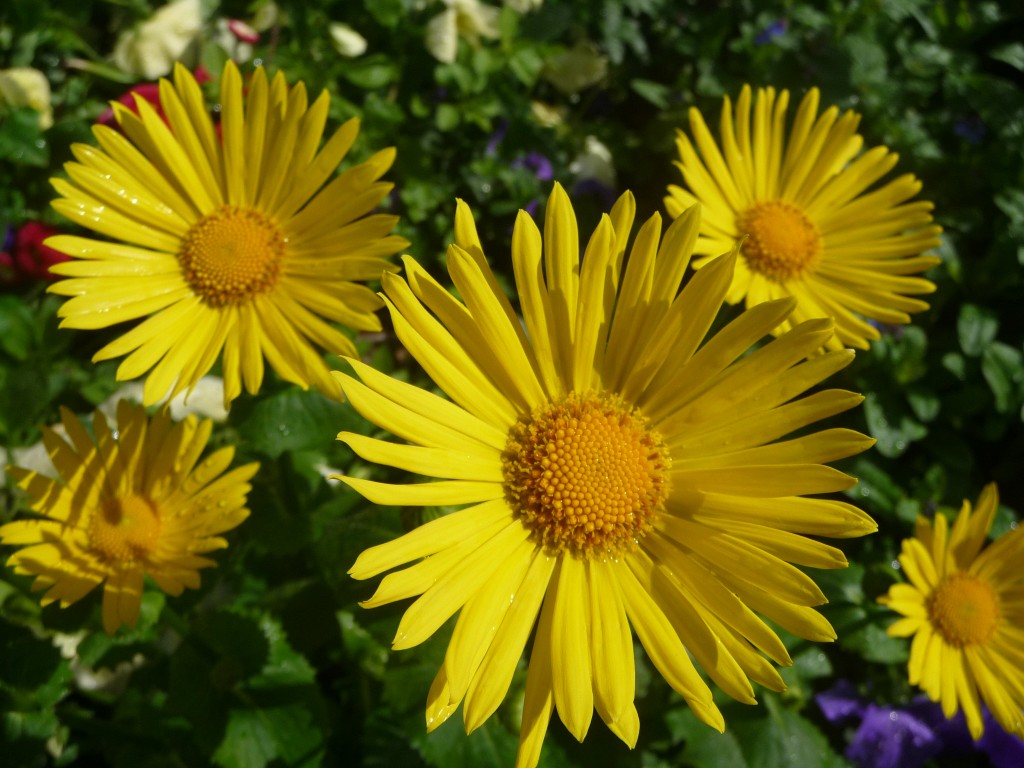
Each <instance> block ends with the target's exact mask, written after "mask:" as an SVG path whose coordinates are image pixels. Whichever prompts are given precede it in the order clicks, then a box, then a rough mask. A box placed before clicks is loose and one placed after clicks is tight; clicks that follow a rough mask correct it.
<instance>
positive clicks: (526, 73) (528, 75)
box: [508, 48, 544, 86]
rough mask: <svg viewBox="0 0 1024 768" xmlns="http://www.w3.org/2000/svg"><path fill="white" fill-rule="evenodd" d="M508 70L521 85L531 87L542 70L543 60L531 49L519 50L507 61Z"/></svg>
mask: <svg viewBox="0 0 1024 768" xmlns="http://www.w3.org/2000/svg"><path fill="white" fill-rule="evenodd" d="M508 66H509V69H511V70H512V74H513V75H515V76H516V79H518V80H519V82H521V83H522V84H523V85H526V86H532V85H533V84H534V83H536V82H537V78H538V77H540V72H541V70H542V69H543V68H544V59H543V58H542V57H541V55H540V54H539V53H538V52H537V51H536V50H534V49H533V48H520V49H519V50H518V51H516V52H515V53H513V54H512V56H511V57H510V58H509V60H508Z"/></svg>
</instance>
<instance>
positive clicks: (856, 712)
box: [814, 680, 865, 723]
mask: <svg viewBox="0 0 1024 768" xmlns="http://www.w3.org/2000/svg"><path fill="white" fill-rule="evenodd" d="M814 700H815V701H816V702H817V703H818V707H819V708H820V709H821V713H822V714H823V715H824V716H825V719H826V720H828V721H829V722H830V723H838V722H840V721H842V720H847V719H849V718H851V717H859V716H860V715H862V714H863V713H864V707H865V701H864V699H862V698H861V697H860V696H858V695H857V689H856V688H854V687H853V683H851V682H850V681H849V680H840V681H839V682H837V683H836V684H835V685H834V686H832V687H831V688H829V689H828V690H827V691H822V692H821V693H819V694H817V695H815V697H814Z"/></svg>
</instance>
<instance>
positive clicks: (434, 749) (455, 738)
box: [414, 717, 519, 768]
mask: <svg viewBox="0 0 1024 768" xmlns="http://www.w3.org/2000/svg"><path fill="white" fill-rule="evenodd" d="M461 720H462V719H461V718H459V717H452V718H449V719H448V721H447V722H445V723H444V724H443V725H441V726H440V727H439V728H437V729H436V730H434V731H433V732H432V733H424V734H422V735H421V736H420V737H419V738H417V739H416V740H415V742H414V744H415V746H416V748H417V750H418V751H419V753H420V754H421V755H422V756H423V759H424V760H426V761H427V763H428V764H430V765H436V766H437V767H438V768H506V767H507V766H510V765H513V764H514V763H515V759H516V750H517V748H518V745H519V738H518V736H517V735H515V734H513V733H511V732H510V731H509V730H508V728H506V727H505V726H504V725H502V724H501V722H500V721H499V720H498V719H497V718H493V717H492V718H490V719H489V720H488V721H487V722H485V723H484V724H483V725H482V726H480V727H479V728H477V729H476V730H475V731H473V733H471V734H469V735H468V736H467V735H466V731H465V730H464V729H463V727H462V722H461Z"/></svg>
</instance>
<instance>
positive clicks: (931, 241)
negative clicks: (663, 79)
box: [665, 86, 942, 349]
mask: <svg viewBox="0 0 1024 768" xmlns="http://www.w3.org/2000/svg"><path fill="white" fill-rule="evenodd" d="M818 100H819V94H818V90H817V89H816V88H812V89H811V90H810V91H808V92H807V95H806V96H804V98H803V100H802V101H801V102H800V106H799V107H798V109H797V112H796V117H795V119H794V121H793V124H792V125H791V126H790V129H789V133H788V135H787V134H786V129H785V123H786V114H787V109H788V107H789V91H781V92H779V93H778V94H776V92H775V89H774V88H767V89H758V91H757V98H756V100H754V103H753V104H751V101H752V99H751V89H750V87H749V86H745V87H744V88H743V90H742V91H741V92H740V97H739V99H738V100H737V102H736V112H735V117H734V115H733V107H732V102H731V101H730V100H729V98H728V97H726V98H725V104H724V106H723V107H722V123H721V149H719V146H718V145H717V144H716V143H715V140H714V139H713V138H712V136H711V132H710V131H709V130H708V127H707V125H706V124H705V122H704V118H703V117H702V116H701V114H700V112H699V111H698V110H697V109H695V108H694V109H691V110H690V131H691V134H692V137H693V141H692V142H691V139H690V138H689V137H688V136H687V135H686V134H685V133H683V132H682V131H679V135H678V138H677V141H676V146H677V147H678V149H679V155H680V162H678V163H676V165H677V166H678V167H679V169H680V170H681V171H682V173H683V178H684V179H685V181H686V187H687V188H686V189H684V188H682V187H679V186H676V185H670V186H669V188H668V193H669V194H668V196H667V197H666V198H665V206H666V208H667V210H668V212H669V214H670V215H671V216H678V215H679V214H680V213H681V212H682V211H684V210H685V209H687V208H689V207H690V206H691V205H693V203H695V202H700V204H701V205H702V206H703V214H704V216H703V221H702V223H701V231H700V237H698V238H697V243H696V245H695V246H694V253H697V254H703V255H705V256H706V258H702V259H697V260H695V262H694V266H695V267H697V268H699V267H701V266H703V265H704V264H706V263H708V261H710V260H711V259H713V258H715V257H717V256H719V255H720V254H723V253H726V252H727V251H729V250H731V249H732V248H734V247H735V246H736V245H737V244H740V243H741V245H740V249H741V250H740V255H741V258H740V260H739V261H738V262H737V264H736V272H735V275H734V276H733V281H732V285H731V286H730V287H729V291H728V292H727V293H726V300H727V301H729V302H730V303H732V304H735V303H737V302H739V301H741V300H743V299H744V298H746V305H747V307H752V306H754V305H756V304H760V303H761V302H763V301H771V300H772V299H778V298H781V297H784V296H792V297H794V298H795V299H796V300H797V305H796V309H795V310H794V311H793V314H792V315H791V316H790V317H789V318H788V319H787V320H786V321H785V322H783V323H782V324H781V325H780V326H779V328H778V329H777V332H782V331H785V330H788V329H789V328H791V327H793V325H795V324H797V323H800V322H802V321H804V320H807V319H810V318H814V317H831V318H834V320H835V324H836V333H835V336H834V337H833V338H832V339H830V340H829V341H828V346H829V347H831V348H833V349H839V348H841V347H842V346H849V347H858V348H860V349H867V347H868V342H869V341H871V340H874V339H878V338H879V332H878V329H877V328H876V327H875V325H873V324H872V322H870V321H876V322H880V323H889V324H899V323H908V322H910V314H911V313H914V312H921V311H923V310H925V309H927V308H928V305H927V304H926V303H925V302H923V301H921V300H920V299H917V298H913V297H914V296H916V295H918V294H926V293H931V292H932V291H934V290H935V286H934V284H933V283H931V282H930V281H928V280H925V279H924V278H922V277H915V275H918V274H919V273H921V272H923V271H924V270H926V269H928V268H929V267H932V266H934V265H935V264H937V263H938V262H939V259H938V258H937V257H936V256H934V255H928V254H924V253H923V252H924V251H927V250H928V249H929V248H935V247H937V246H938V245H939V239H938V235H939V233H940V232H941V231H942V229H941V227H938V226H936V225H934V224H932V223H931V221H932V216H931V210H932V207H933V206H932V204H931V203H929V202H924V201H911V198H913V197H914V196H915V195H916V194H917V193H918V192H920V190H921V182H920V181H918V180H917V179H916V178H915V177H914V176H913V175H911V174H909V173H908V174H904V175H902V176H899V177H897V178H896V179H893V180H890V181H888V182H886V183H885V184H882V185H880V186H873V185H875V184H876V182H879V180H880V179H881V178H882V177H883V176H885V175H886V174H887V173H888V172H889V171H891V170H892V169H893V167H894V166H895V165H896V161H897V159H898V156H897V155H896V154H894V153H892V152H890V151H889V150H888V149H887V148H885V147H874V148H873V149H870V150H867V151H866V152H863V153H861V147H862V146H863V143H864V139H863V138H862V137H861V136H860V135H859V134H858V133H857V124H858V123H859V122H860V115H858V114H857V113H855V112H844V113H843V114H841V115H840V113H839V110H838V109H837V108H836V107H830V108H829V109H827V110H826V111H825V112H823V113H822V114H821V115H818ZM694 143H696V147H694ZM698 150H699V152H698Z"/></svg>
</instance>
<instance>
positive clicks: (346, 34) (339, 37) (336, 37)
mask: <svg viewBox="0 0 1024 768" xmlns="http://www.w3.org/2000/svg"><path fill="white" fill-rule="evenodd" d="M327 31H328V32H329V33H330V35H331V42H332V43H333V44H334V50H336V51H337V52H338V53H340V54H341V55H342V56H346V57H348V58H350V59H354V58H355V57H356V56H362V55H363V54H364V53H366V38H365V37H363V36H362V35H360V34H359V33H358V32H356V31H355V30H354V29H352V27H350V26H349V25H348V24H339V23H337V22H335V23H333V24H331V25H329V26H328V27H327Z"/></svg>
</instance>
